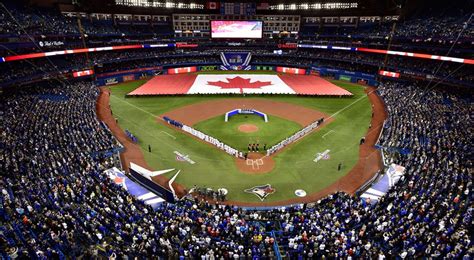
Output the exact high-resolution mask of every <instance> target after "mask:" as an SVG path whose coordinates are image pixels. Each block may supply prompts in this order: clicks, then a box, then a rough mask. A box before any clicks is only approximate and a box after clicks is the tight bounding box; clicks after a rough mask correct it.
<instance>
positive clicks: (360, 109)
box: [103, 72, 384, 206]
mask: <svg viewBox="0 0 474 260" xmlns="http://www.w3.org/2000/svg"><path fill="white" fill-rule="evenodd" d="M203 75H211V74H208V73H206V74H203ZM219 75H223V76H225V75H226V74H223V73H221V74H219ZM245 75H246V76H243V75H241V77H249V78H251V75H252V74H251V72H247V74H245ZM257 75H258V76H261V75H262V74H257ZM158 77H160V76H158ZM250 82H256V80H252V79H250ZM144 83H145V82H144V81H136V82H131V83H126V84H122V85H117V86H114V87H111V88H110V90H111V95H110V97H109V102H110V104H111V108H112V110H113V111H114V113H115V114H114V115H115V116H116V117H118V122H119V123H118V125H117V124H116V123H115V124H114V123H112V124H113V125H115V126H117V127H121V128H122V129H129V130H130V131H131V132H133V133H134V135H136V136H137V137H138V139H139V140H140V141H139V142H138V148H139V150H136V151H137V153H139V154H137V155H134V157H141V156H143V158H142V159H140V161H141V162H142V163H143V164H144V165H145V166H146V167H150V168H151V169H153V168H155V169H156V168H159V167H161V165H168V167H173V168H178V169H181V173H180V174H179V176H178V177H177V178H176V183H178V184H179V185H180V186H181V187H180V188H181V189H183V190H185V189H190V188H191V187H194V186H198V187H208V188H212V189H218V188H225V189H227V190H228V194H227V196H226V197H227V199H228V201H227V202H226V203H233V204H238V205H254V206H257V205H259V206H263V205H281V204H287V203H289V202H291V201H294V202H297V201H304V200H311V199H314V198H320V197H322V196H324V195H325V194H328V193H329V192H331V191H333V190H341V189H345V190H346V191H348V192H354V191H355V190H356V189H357V188H358V186H357V183H360V184H362V183H364V182H365V181H366V180H367V179H369V178H371V177H372V176H373V175H374V174H375V173H376V172H377V170H378V169H379V167H380V164H379V161H380V154H379V152H378V151H377V150H375V149H374V148H371V145H370V143H373V142H375V139H376V137H377V135H378V133H379V131H380V127H381V123H377V122H371V121H374V120H383V117H384V112H383V109H382V110H381V111H382V112H380V117H376V118H372V119H371V114H372V112H373V111H372V106H373V107H374V108H373V109H374V110H375V109H376V108H378V107H379V106H380V108H381V103H380V101H379V100H378V98H377V96H376V95H374V94H373V92H372V91H371V89H370V88H368V87H364V86H359V85H355V84H350V83H345V82H340V81H332V82H331V84H333V85H335V86H338V87H339V88H342V89H344V91H348V92H350V93H351V95H352V97H350V98H344V97H339V96H335V97H324V98H322V97H317V96H306V97H299V96H291V95H281V96H264V97H262V96H254V95H246V96H245V97H242V96H234V95H224V96H222V95H219V96H212V95H208V96H194V95H187V96H181V97H173V96H146V97H140V98H126V94H127V93H130V92H133V91H134V90H135V89H137V88H140V86H142V85H143V84H144ZM145 84H146V83H145ZM154 84H156V83H154ZM103 96H104V98H107V95H103ZM104 102H105V101H104ZM235 108H243V109H255V110H258V111H261V112H263V113H266V114H267V115H268V117H269V122H267V123H265V122H264V121H263V120H262V119H261V118H259V117H258V116H250V115H236V116H233V117H231V118H230V119H229V121H228V122H225V121H224V120H223V119H224V115H225V113H227V112H229V111H231V110H233V109H235ZM105 114H107V113H105ZM132 114H133V116H131V115H132ZM128 115H130V116H128ZM162 117H166V118H170V119H172V120H174V121H176V122H179V123H180V124H183V125H186V126H191V127H193V128H194V129H197V130H199V132H201V133H203V134H205V135H208V136H209V137H210V138H212V139H215V140H219V142H222V143H223V144H225V145H228V146H230V147H232V148H235V149H237V150H238V151H239V152H240V153H239V154H237V155H233V156H231V155H229V154H227V153H225V152H224V151H221V150H220V149H219V146H214V145H211V144H210V143H207V142H206V141H205V140H202V139H201V138H198V137H196V136H191V135H190V134H189V133H185V132H183V131H182V130H181V129H180V128H177V127H176V126H173V125H170V124H167V123H164V121H163V120H161V119H160V118H162ZM121 118H122V120H121ZM321 118H324V119H325V120H324V121H323V123H322V124H321V125H320V126H318V127H317V128H315V129H313V130H312V131H311V132H309V133H308V134H307V135H305V136H303V137H302V138H300V139H297V140H295V142H294V143H293V142H291V143H290V144H288V145H285V147H283V149H281V150H280V151H278V152H277V153H275V154H272V155H270V156H265V154H266V153H265V151H266V150H268V149H270V148H271V147H272V146H273V145H275V144H277V143H279V142H280V141H282V140H284V139H285V138H288V137H290V136H292V135H293V134H295V133H297V132H298V131H299V130H301V129H303V128H304V127H306V126H307V125H309V124H312V123H313V122H315V121H318V120H320V119H321ZM242 124H252V125H255V126H256V127H257V128H258V131H256V132H253V133H243V132H241V131H239V130H238V128H239V126H240V125H242ZM371 124H372V126H375V127H372V128H371V129H369V126H370V125H371ZM115 126H114V127H112V131H114V130H113V129H114V128H115ZM369 130H370V131H369ZM119 131H120V130H119ZM161 131H165V132H170V131H172V132H173V134H172V135H173V136H175V137H176V139H173V138H170V137H169V136H167V135H164V134H161ZM329 131H333V133H331V134H330V135H326V136H325V137H324V138H322V136H323V135H325V134H326V133H327V132H329ZM367 132H368V134H367ZM361 136H367V138H366V144H364V145H362V146H360V145H359V140H360V137H361ZM149 144H150V145H151V146H153V147H159V148H157V149H155V150H154V151H152V152H151V153H149V152H145V151H146V147H147V145H149ZM134 146H135V145H134ZM264 146H265V148H264ZM140 150H142V151H143V152H139V151H140ZM174 150H178V151H180V152H183V153H185V154H187V155H188V156H189V158H191V159H192V160H193V161H195V162H196V163H195V164H193V165H191V164H186V163H182V162H181V161H177V160H175V158H174V154H173V153H172V151H174ZM325 150H330V151H331V153H330V156H329V158H330V159H328V160H321V161H319V162H318V163H314V158H315V154H316V153H318V152H321V151H325ZM254 154H261V155H260V156H257V155H254ZM236 156H237V157H238V158H236ZM245 156H247V158H245ZM124 157H125V158H124V160H125V161H127V160H129V159H127V158H126V157H127V156H124ZM361 157H362V158H363V159H360V158H361ZM135 160H136V159H135ZM340 163H343V164H344V165H345V167H344V170H338V164H340ZM163 177H164V178H169V177H170V176H167V175H164V176H163ZM342 179H344V181H341V180H342ZM349 180H350V181H349ZM256 183H269V184H271V185H272V187H275V188H277V190H278V191H277V192H275V193H273V194H271V195H269V196H267V197H265V199H264V200H260V199H259V198H257V197H255V196H252V194H249V193H245V192H243V190H245V189H247V188H248V187H251V186H252V185H255V184H256ZM287 187H288V188H287ZM297 189H303V190H305V191H306V192H307V193H308V195H307V196H305V197H297V196H295V194H294V190H297Z"/></svg>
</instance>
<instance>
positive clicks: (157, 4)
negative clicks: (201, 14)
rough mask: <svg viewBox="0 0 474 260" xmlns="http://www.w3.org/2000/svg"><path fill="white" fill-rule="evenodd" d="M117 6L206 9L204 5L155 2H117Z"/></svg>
mask: <svg viewBox="0 0 474 260" xmlns="http://www.w3.org/2000/svg"><path fill="white" fill-rule="evenodd" d="M115 4H116V5H125V6H141V7H158V8H168V9H204V5H203V4H196V3H180V2H171V1H153V0H151V1H150V0H115Z"/></svg>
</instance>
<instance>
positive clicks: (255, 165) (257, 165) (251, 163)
mask: <svg viewBox="0 0 474 260" xmlns="http://www.w3.org/2000/svg"><path fill="white" fill-rule="evenodd" d="M246 163H247V165H249V166H251V167H252V170H259V169H260V166H263V160H262V159H255V160H252V159H247V160H246Z"/></svg>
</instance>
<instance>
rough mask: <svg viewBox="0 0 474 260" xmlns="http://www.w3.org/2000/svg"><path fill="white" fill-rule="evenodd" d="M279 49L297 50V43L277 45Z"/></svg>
mask: <svg viewBox="0 0 474 260" xmlns="http://www.w3.org/2000/svg"><path fill="white" fill-rule="evenodd" d="M278 48H279V49H296V48H298V44H297V43H284V44H281V43H280V44H278Z"/></svg>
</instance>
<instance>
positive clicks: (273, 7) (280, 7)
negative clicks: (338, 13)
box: [270, 3, 358, 10]
mask: <svg viewBox="0 0 474 260" xmlns="http://www.w3.org/2000/svg"><path fill="white" fill-rule="evenodd" d="M357 7H358V4H357V3H315V4H278V5H271V6H270V10H323V9H351V8H357Z"/></svg>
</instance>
